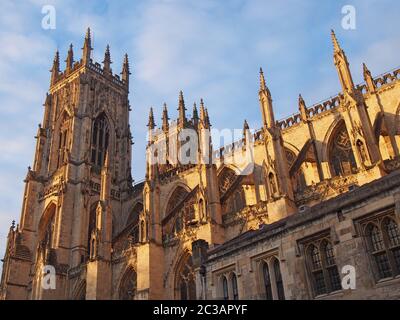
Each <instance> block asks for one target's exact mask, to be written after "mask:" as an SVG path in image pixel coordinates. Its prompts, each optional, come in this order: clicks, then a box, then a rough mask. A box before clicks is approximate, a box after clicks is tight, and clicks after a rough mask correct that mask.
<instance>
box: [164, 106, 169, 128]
mask: <svg viewBox="0 0 400 320" xmlns="http://www.w3.org/2000/svg"><path fill="white" fill-rule="evenodd" d="M168 120H169V118H168V109H167V104H166V103H165V102H164V108H163V116H162V129H163V131H164V132H166V131H168V129H169V122H168Z"/></svg>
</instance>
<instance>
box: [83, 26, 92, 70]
mask: <svg viewBox="0 0 400 320" xmlns="http://www.w3.org/2000/svg"><path fill="white" fill-rule="evenodd" d="M82 50H83V55H82V60H83V62H84V64H88V63H89V62H90V53H91V51H92V39H91V36H90V28H87V31H86V36H85V41H84V43H83V48H82Z"/></svg>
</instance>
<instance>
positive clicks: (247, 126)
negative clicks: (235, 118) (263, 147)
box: [243, 119, 250, 143]
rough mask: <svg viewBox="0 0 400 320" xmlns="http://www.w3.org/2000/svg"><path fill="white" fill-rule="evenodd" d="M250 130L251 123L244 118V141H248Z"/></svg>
mask: <svg viewBox="0 0 400 320" xmlns="http://www.w3.org/2000/svg"><path fill="white" fill-rule="evenodd" d="M248 130H250V127H249V124H248V123H247V120H246V119H244V123H243V138H244V142H245V143H246V132H247V131H248Z"/></svg>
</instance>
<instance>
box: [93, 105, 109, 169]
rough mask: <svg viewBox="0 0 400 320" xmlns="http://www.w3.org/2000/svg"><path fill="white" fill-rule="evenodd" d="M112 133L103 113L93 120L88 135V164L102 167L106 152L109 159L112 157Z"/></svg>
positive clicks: (107, 119)
mask: <svg viewBox="0 0 400 320" xmlns="http://www.w3.org/2000/svg"><path fill="white" fill-rule="evenodd" d="M113 132H114V130H113V129H112V126H111V122H110V119H109V118H108V117H107V115H106V113H105V112H101V113H100V114H99V115H98V116H97V117H95V118H93V121H92V126H91V134H90V162H91V163H93V164H94V165H96V166H98V167H102V166H103V164H104V161H105V157H106V154H107V152H108V156H109V157H112V156H113V154H114V152H113V151H114V148H113V143H112V139H113V136H114V135H113Z"/></svg>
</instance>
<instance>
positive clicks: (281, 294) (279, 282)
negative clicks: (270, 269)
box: [274, 258, 285, 300]
mask: <svg viewBox="0 0 400 320" xmlns="http://www.w3.org/2000/svg"><path fill="white" fill-rule="evenodd" d="M274 272H275V282H276V290H277V293H278V299H279V300H285V291H284V289H283V281H282V274H281V267H280V264H279V261H278V259H276V258H275V259H274Z"/></svg>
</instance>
